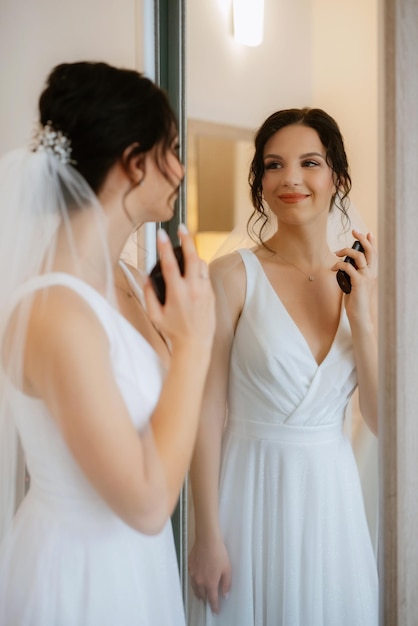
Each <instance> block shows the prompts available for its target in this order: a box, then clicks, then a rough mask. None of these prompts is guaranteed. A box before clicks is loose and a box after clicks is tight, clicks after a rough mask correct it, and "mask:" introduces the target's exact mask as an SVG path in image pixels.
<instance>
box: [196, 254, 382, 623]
mask: <svg viewBox="0 0 418 626" xmlns="http://www.w3.org/2000/svg"><path fill="white" fill-rule="evenodd" d="M239 253H240V254H241V257H242V260H243V263H244V265H245V269H246V276H247V288H246V297H245V304H244V309H243V311H242V314H241V317H240V320H239V323H238V326H237V330H236V335H235V340H234V344H233V348H232V354H231V365H230V381H229V392H228V393H229V395H228V421H227V426H226V431H225V435H224V443H223V450H222V464H221V477H220V504H219V514H220V524H221V528H222V532H223V537H224V539H225V544H226V547H227V550H228V553H229V556H230V559H231V566H232V587H231V592H230V595H229V597H228V598H227V599H223V598H222V599H221V605H220V612H219V614H218V615H214V614H212V612H211V610H210V608H209V605H207V606H205V605H204V604H203V602H201V601H199V600H197V599H196V598H195V597H194V596H193V593H190V601H189V626H377V624H378V580H377V569H376V562H375V557H374V552H373V548H372V544H371V540H370V534H369V530H368V526H367V522H366V517H365V512H364V504H363V498H362V493H361V487H360V481H359V476H358V470H357V466H356V463H355V460H354V456H353V453H352V448H351V445H350V442H349V441H348V439H347V437H346V436H345V434H344V432H343V422H344V416H345V411H346V407H347V404H348V402H349V399H350V397H351V395H352V393H353V391H354V389H355V387H356V372H355V365H354V357H353V349H352V339H351V332H350V327H349V323H348V319H347V316H346V314H345V310H344V308H343V309H342V312H341V316H340V321H339V326H338V330H337V332H336V335H335V338H334V341H333V344H332V346H331V348H330V350H329V353H328V355H327V356H326V358H325V359H324V361H323V362H322V363H321V364H320V365H318V364H317V362H316V360H315V358H314V357H313V355H312V353H311V351H310V348H309V346H308V344H307V342H306V340H305V339H304V337H303V335H302V334H301V332H300V331H299V329H298V327H297V326H296V324H295V323H294V321H293V319H292V318H291V317H290V315H289V314H288V312H287V310H286V308H285V307H284V305H283V304H282V302H281V301H280V299H279V297H278V295H277V294H276V292H275V291H274V290H273V288H272V286H271V284H270V282H269V281H268V279H267V276H266V274H265V273H264V270H263V268H262V266H261V264H260V263H259V261H258V259H257V257H256V256H255V255H254V254H253V253H252V252H251V251H250V250H240V251H239Z"/></svg>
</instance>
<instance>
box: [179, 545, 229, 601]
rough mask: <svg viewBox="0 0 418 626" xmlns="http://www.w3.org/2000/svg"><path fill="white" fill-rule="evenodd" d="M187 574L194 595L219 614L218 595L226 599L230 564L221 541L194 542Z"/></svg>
mask: <svg viewBox="0 0 418 626" xmlns="http://www.w3.org/2000/svg"><path fill="white" fill-rule="evenodd" d="M189 574H190V581H191V585H192V588H193V591H194V593H195V595H196V596H197V597H198V598H199V599H200V600H203V601H204V602H209V604H210V608H211V610H212V612H213V613H219V593H221V594H222V595H223V596H224V597H225V598H227V597H228V594H229V590H230V588H231V564H230V561H229V556H228V552H227V550H226V547H225V544H224V543H223V541H222V540H218V541H215V542H212V543H210V544H209V543H207V544H202V543H200V542H197V541H196V542H195V544H194V546H193V548H192V551H191V552H190V555H189Z"/></svg>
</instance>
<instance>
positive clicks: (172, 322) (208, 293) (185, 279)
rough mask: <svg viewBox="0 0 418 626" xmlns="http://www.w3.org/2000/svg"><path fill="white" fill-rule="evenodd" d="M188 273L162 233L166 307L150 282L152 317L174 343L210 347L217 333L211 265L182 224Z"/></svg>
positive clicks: (148, 294) (148, 301)
mask: <svg viewBox="0 0 418 626" xmlns="http://www.w3.org/2000/svg"><path fill="white" fill-rule="evenodd" d="M178 234H179V238H180V241H181V245H182V250H183V255H184V263H185V274H184V276H182V275H181V274H180V270H179V267H178V264H177V261H176V258H175V256H174V252H173V248H172V245H171V243H170V240H169V238H168V236H167V234H166V233H165V231H164V230H162V229H161V230H160V231H159V233H158V251H159V255H160V261H161V269H162V273H163V276H164V280H165V283H166V301H165V304H164V306H163V305H161V304H160V302H159V301H158V299H157V297H156V295H155V293H154V290H153V287H152V285H151V282H150V280H148V282H147V284H146V285H145V290H144V292H145V298H146V304H147V310H148V314H149V316H150V318H151V320H152V322H153V323H154V324H155V326H156V327H157V328H158V330H159V331H160V332H161V333H163V334H164V335H165V336H166V337H167V338H168V339H169V340H170V342H171V345H172V346H173V350H175V349H176V346H177V345H183V346H184V345H187V344H188V343H189V342H192V343H193V342H195V343H197V344H199V345H200V346H202V347H208V348H210V347H211V345H212V340H213V336H214V332H215V299H214V294H213V291H212V286H211V281H210V280H209V271H208V267H207V264H206V263H205V262H204V261H203V260H202V259H200V258H199V257H198V254H197V251H196V248H195V245H194V243H193V239H192V237H191V236H190V235H189V234H188V232H187V229H186V228H185V227H184V226H183V225H180V227H179V231H178Z"/></svg>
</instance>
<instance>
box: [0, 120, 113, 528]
mask: <svg viewBox="0 0 418 626" xmlns="http://www.w3.org/2000/svg"><path fill="white" fill-rule="evenodd" d="M54 132H55V131H53V129H52V128H47V127H44V129H43V131H42V138H41V140H40V141H38V145H37V149H36V151H33V150H32V149H30V148H26V149H19V150H15V151H13V152H10V153H9V154H7V155H5V156H4V157H3V158H2V159H0V298H1V300H0V539H1V537H2V536H3V534H4V532H5V531H6V529H7V528H8V526H9V524H10V522H11V519H12V517H13V514H14V512H15V509H16V507H17V505H18V504H19V502H18V500H19V498H20V497H21V495H22V492H23V476H24V472H23V471H22V464H23V463H24V460H23V459H22V457H21V455H19V447H18V437H17V432H16V427H15V424H14V419H13V415H12V412H15V411H19V398H20V399H22V398H23V394H19V393H16V391H17V390H16V387H14V384H15V383H16V382H19V381H22V380H23V379H22V371H23V358H24V345H25V333H26V326H27V319H28V312H29V310H30V306H31V295H29V296H27V295H25V298H24V300H22V303H21V302H20V300H21V299H22V293H23V291H21V290H22V286H23V285H24V284H25V283H27V281H32V280H36V277H37V276H39V275H40V274H45V273H48V272H49V271H51V268H53V266H54V258H55V255H56V252H57V236H58V233H60V237H61V239H60V241H62V237H63V236H64V237H65V238H66V239H67V243H68V248H69V249H70V250H71V254H72V255H73V257H74V260H75V262H76V265H77V267H78V268H79V271H78V274H79V277H80V278H81V279H82V278H83V263H82V258H81V255H80V253H79V250H78V249H77V244H76V238H75V237H74V233H73V232H72V226H71V224H72V222H71V219H70V215H71V212H73V211H86V210H89V211H92V212H93V213H94V215H95V219H96V222H97V236H98V238H100V240H101V242H102V253H103V264H104V267H106V285H107V287H106V292H107V293H106V297H107V298H108V299H109V300H110V301H114V292H113V281H112V271H111V270H112V267H111V263H110V256H109V251H108V244H107V236H106V218H105V215H104V212H103V209H102V208H101V206H100V204H99V202H98V199H97V197H96V196H95V194H94V193H93V191H92V190H91V189H90V187H89V185H88V184H87V183H86V181H85V180H84V178H83V177H82V176H81V175H80V174H79V173H78V172H77V171H76V169H74V168H73V167H72V166H71V164H70V162H69V161H70V149H69V147H68V145H67V144H66V138H65V137H64V136H59V135H60V134H59V133H58V137H57V133H55V135H54ZM51 133H52V135H51ZM48 141H49V144H48ZM63 233H65V234H64V235H63ZM31 294H32V298H33V291H32V292H31ZM18 304H19V307H18V308H17V305H18ZM14 311H18V315H14V319H15V318H16V317H17V318H18V319H17V322H14V325H13V333H12V339H11V341H12V345H11V349H10V350H8V355H9V356H8V358H7V360H6V359H5V358H4V338H5V332H6V330H7V329H8V324H9V322H10V318H11V314H12V313H13V312H14ZM8 335H10V333H8ZM9 342H10V340H9V339H8V343H9ZM9 345H10V343H9ZM10 355H11V356H10ZM12 381H13V383H12ZM12 397H13V410H12V407H11V398H12ZM29 418H30V416H28V419H29Z"/></svg>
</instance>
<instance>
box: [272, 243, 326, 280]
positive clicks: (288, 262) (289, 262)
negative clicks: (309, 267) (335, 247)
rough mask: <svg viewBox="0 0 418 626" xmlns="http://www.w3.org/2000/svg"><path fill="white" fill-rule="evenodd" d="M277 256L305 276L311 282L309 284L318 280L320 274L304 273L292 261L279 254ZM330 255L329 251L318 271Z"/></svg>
mask: <svg viewBox="0 0 418 626" xmlns="http://www.w3.org/2000/svg"><path fill="white" fill-rule="evenodd" d="M276 255H277V256H278V257H279V259H281V260H282V261H284V262H285V263H287V264H288V265H293V267H294V268H296V269H297V270H298V271H299V272H301V273H302V274H303V275H304V276H306V278H307V279H308V280H309V282H311V283H312V282H313V281H314V280H315V278H316V274H317V273H318V272H315V274H307V273H306V272H304V271H303V270H302V269H300V267H298V266H297V265H295V264H294V263H292V262H291V261H288V260H287V259H285V258H284V257H282V256H281V255H280V254H279V253H278V252H276ZM328 255H329V250H327V252H326V254H325V256H324V258H323V259H322V261H321V263H320V265H319V267H318V271H319V270H320V268H321V265H323V263H324V262H325V259H326V258H327V256H328Z"/></svg>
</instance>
